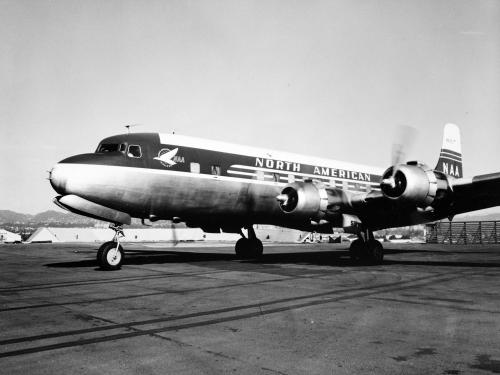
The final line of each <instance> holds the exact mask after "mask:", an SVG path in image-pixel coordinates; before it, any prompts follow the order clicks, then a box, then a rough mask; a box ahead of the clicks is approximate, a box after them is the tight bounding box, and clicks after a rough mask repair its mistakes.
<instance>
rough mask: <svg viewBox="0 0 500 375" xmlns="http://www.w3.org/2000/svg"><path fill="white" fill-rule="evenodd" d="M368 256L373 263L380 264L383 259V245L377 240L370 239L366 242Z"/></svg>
mask: <svg viewBox="0 0 500 375" xmlns="http://www.w3.org/2000/svg"><path fill="white" fill-rule="evenodd" d="M368 254H369V255H368V256H369V260H370V262H371V263H373V264H381V263H382V262H383V261H384V247H383V246H382V244H381V243H380V241H377V240H371V241H369V242H368Z"/></svg>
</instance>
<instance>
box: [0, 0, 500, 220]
mask: <svg viewBox="0 0 500 375" xmlns="http://www.w3.org/2000/svg"><path fill="white" fill-rule="evenodd" d="M0 9H1V11H0V45H1V46H2V48H0V130H1V132H0V148H1V158H0V171H1V177H0V209H10V210H14V211H18V212H24V213H37V212H40V211H44V210H47V209H54V208H55V206H54V205H53V203H52V198H53V197H54V196H55V195H56V193H55V192H54V191H53V190H52V188H51V187H50V184H49V182H48V181H47V176H48V172H47V171H48V170H50V168H51V167H52V166H53V165H54V164H55V163H57V162H58V161H59V160H61V159H63V158H65V157H67V156H70V155H74V154H79V153H85V152H93V151H94V150H95V147H96V146H97V144H98V143H99V140H100V139H102V138H104V137H107V136H109V135H113V134H120V133H124V132H125V128H124V125H126V124H140V126H137V127H135V128H133V131H141V132H146V131H160V132H171V131H175V132H176V133H178V134H184V135H191V136H198V137H205V138H210V139H216V140H221V141H227V142H234V143H241V144H247V145H252V146H257V147H265V148H270V149H277V150H283V151H290V152H295V153H302V154H310V155H314V156H319V157H325V158H331V159H337V160H345V161H350V162H355V163H361V164H368V165H375V166H379V167H388V166H389V165H390V159H391V157H390V154H391V145H392V143H393V142H394V137H395V132H396V130H397V127H398V126H400V125H409V126H412V127H414V128H415V129H416V130H417V135H416V136H415V137H414V138H415V139H414V142H413V147H412V151H411V152H410V153H408V158H411V159H418V160H421V161H424V162H426V163H429V164H430V165H434V163H436V161H437V157H438V154H439V149H440V147H441V138H442V127H443V125H444V124H445V123H447V122H452V123H456V124H458V125H459V126H460V128H461V131H462V145H463V155H464V174H465V176H473V175H476V174H482V173H489V172H495V171H500V147H499V146H498V145H499V141H500V105H499V103H500V1H496V0H492V1H484V0H482V1H481V0H480V1H469V0H467V1H461V0H440V1H435V0H423V1H408V0H398V1H392V0H391V1H384V0H379V1H367V0H355V1H352V0H345V1H342V0H339V1H335V0H331V1H317V0H307V1H306V0H303V1H293V0H281V1H274V0H266V1H238V0H227V1H219V0H209V1H208V0H207V1H202V0H200V1H189V0H183V1H175V0H173V1H166V0H163V1H152V0H150V1H143V0H135V1H126V0H121V1H115V0H107V1H100V0H99V1H97V0H96V1H93V0H89V1H80V0H77V1H72V0H54V1H48V0H32V1H28V0H0Z"/></svg>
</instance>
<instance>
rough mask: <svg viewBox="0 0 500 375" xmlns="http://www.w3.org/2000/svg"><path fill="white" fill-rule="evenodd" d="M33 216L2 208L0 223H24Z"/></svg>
mask: <svg viewBox="0 0 500 375" xmlns="http://www.w3.org/2000/svg"><path fill="white" fill-rule="evenodd" d="M31 216H32V215H28V214H20V213H19V212H14V211H10V210H0V223H19V222H20V223H24V222H27V221H29V220H30V218H31Z"/></svg>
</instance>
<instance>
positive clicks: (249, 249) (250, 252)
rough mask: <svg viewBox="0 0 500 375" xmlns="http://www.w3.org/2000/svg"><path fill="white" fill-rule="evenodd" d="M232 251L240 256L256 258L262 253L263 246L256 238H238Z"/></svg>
mask: <svg viewBox="0 0 500 375" xmlns="http://www.w3.org/2000/svg"><path fill="white" fill-rule="evenodd" d="M234 251H235V253H236V255H237V256H239V257H241V258H245V259H248V258H258V257H260V256H261V255H262V253H263V251H264V246H263V245H262V241H261V240H259V239H258V238H255V239H249V238H240V239H239V240H238V241H237V242H236V245H235V246H234Z"/></svg>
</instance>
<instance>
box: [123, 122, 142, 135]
mask: <svg viewBox="0 0 500 375" xmlns="http://www.w3.org/2000/svg"><path fill="white" fill-rule="evenodd" d="M136 126H141V124H128V125H125V127H126V128H127V133H128V134H130V128H135V127H136Z"/></svg>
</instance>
